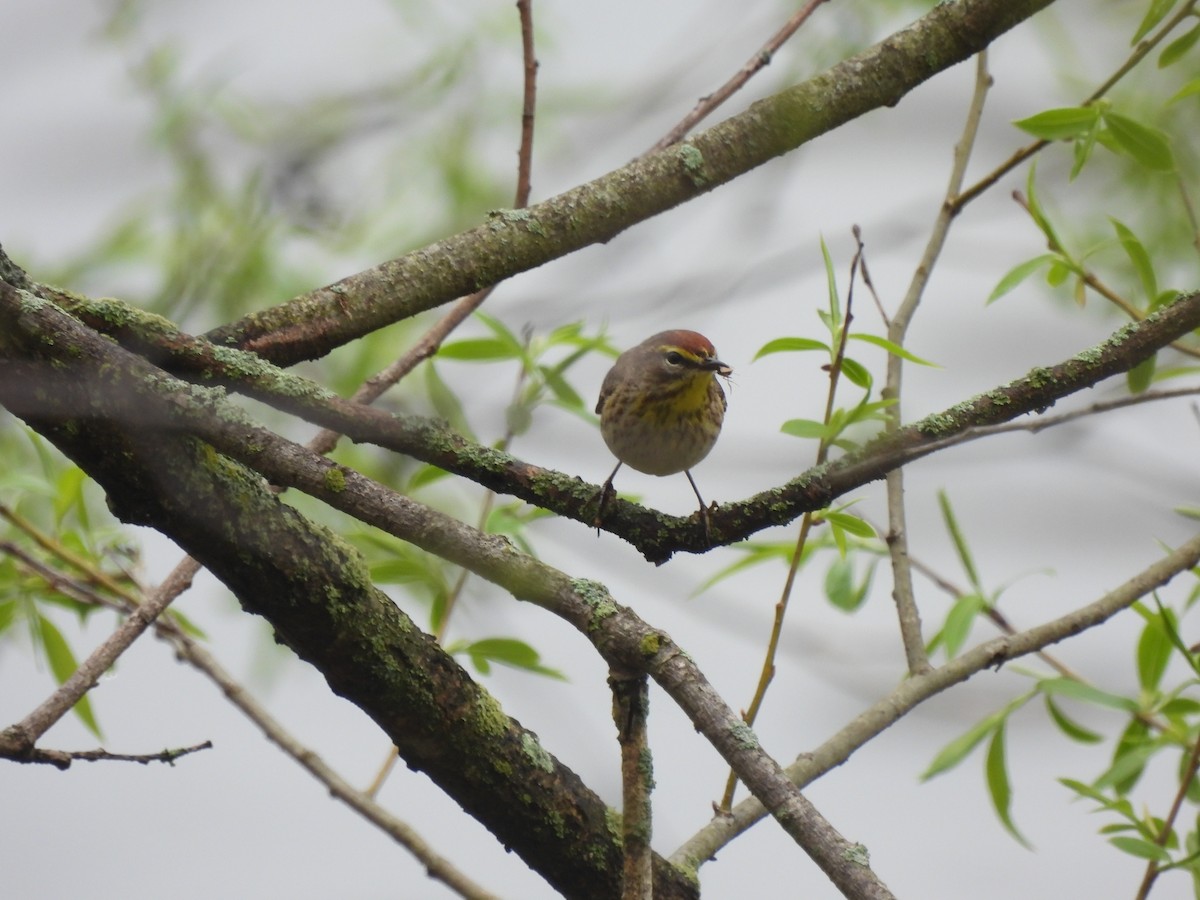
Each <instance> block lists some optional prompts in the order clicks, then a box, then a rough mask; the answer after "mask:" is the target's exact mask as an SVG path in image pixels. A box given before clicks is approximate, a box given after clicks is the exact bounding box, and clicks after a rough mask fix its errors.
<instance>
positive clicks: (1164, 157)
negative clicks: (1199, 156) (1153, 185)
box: [1104, 110, 1175, 172]
mask: <svg viewBox="0 0 1200 900" xmlns="http://www.w3.org/2000/svg"><path fill="white" fill-rule="evenodd" d="M1104 125H1105V127H1106V128H1107V129H1108V133H1109V134H1110V135H1111V136H1112V138H1113V141H1114V142H1115V143H1116V146H1117V147H1119V148H1120V149H1121V150H1122V151H1123V152H1125V153H1126V154H1128V155H1129V156H1130V157H1132V158H1133V159H1135V160H1137V162H1139V163H1140V164H1141V165H1143V166H1145V167H1146V168H1147V169H1150V170H1152V171H1155V172H1171V171H1174V169H1175V157H1174V155H1173V154H1172V153H1171V142H1170V140H1169V139H1168V138H1167V136H1166V134H1164V133H1163V132H1162V131H1159V130H1158V129H1157V128H1150V127H1148V126H1146V125H1143V124H1142V123H1141V122H1138V121H1136V120H1134V119H1131V118H1129V117H1128V116H1123V115H1120V114H1119V113H1115V112H1112V111H1111V110H1110V111H1108V112H1106V113H1104Z"/></svg>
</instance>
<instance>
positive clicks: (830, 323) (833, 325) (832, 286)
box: [821, 235, 842, 340]
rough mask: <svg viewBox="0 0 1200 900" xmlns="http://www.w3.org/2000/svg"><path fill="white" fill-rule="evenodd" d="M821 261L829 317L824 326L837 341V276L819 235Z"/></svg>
mask: <svg viewBox="0 0 1200 900" xmlns="http://www.w3.org/2000/svg"><path fill="white" fill-rule="evenodd" d="M821 259H822V260H823V261H824V263H825V291H826V294H827V295H828V300H829V307H828V309H829V317H828V318H827V319H825V325H826V327H828V328H829V333H830V334H832V335H833V336H834V340H837V339H838V337H839V336H840V334H841V331H842V306H841V302H840V300H839V298H838V287H837V274H836V273H835V272H834V270H833V257H832V256H830V255H829V247H828V246H826V244H825V236H824V235H821Z"/></svg>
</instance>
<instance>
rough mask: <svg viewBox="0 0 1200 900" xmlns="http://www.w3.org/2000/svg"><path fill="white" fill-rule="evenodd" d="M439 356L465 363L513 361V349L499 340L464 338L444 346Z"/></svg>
mask: <svg viewBox="0 0 1200 900" xmlns="http://www.w3.org/2000/svg"><path fill="white" fill-rule="evenodd" d="M437 355H438V356H439V357H441V358H442V359H457V360H462V361H464V362H495V361H496V360H500V359H512V358H513V353H512V347H510V346H509V345H508V344H507V343H505V342H504V341H502V340H500V339H499V338H463V339H462V340H458V341H450V342H448V343H445V344H442V346H441V348H440V349H439V350H438V352H437Z"/></svg>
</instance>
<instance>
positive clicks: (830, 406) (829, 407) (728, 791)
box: [717, 231, 863, 810]
mask: <svg viewBox="0 0 1200 900" xmlns="http://www.w3.org/2000/svg"><path fill="white" fill-rule="evenodd" d="M857 236H858V232H857V231H856V232H855V237H856V238H857ZM862 255H863V246H862V242H861V241H859V242H858V247H857V250H856V251H855V253H854V259H853V261H852V262H851V264H850V284H849V286H848V288H847V291H846V315H845V317H844V318H843V320H842V331H841V334H840V335H839V336H838V343H837V350H836V352H835V353H834V358H833V361H832V363H831V364H830V365H829V391H828V392H827V393H826V395H825V414H824V416H823V418H822V422H823V423H824V424H825V425H828V424H829V423H830V421H832V419H833V412H834V403H835V402H836V398H837V389H838V383H839V381H840V380H841V375H842V366H843V363H844V361H845V358H846V344H847V343H848V342H849V339H850V337H849V336H850V323H851V321H853V319H854V315H853V306H854V278H855V274H856V273H857V271H858V265H859V262H860V261H861V260H862ZM830 446H831V442H830V440H829V439H828V438H826V437H822V438H821V440H820V441H819V442H818V443H817V456H816V463H815V464H816V465H818V466H820V465H822V464H823V463H824V462H825V461H826V460H827V459H828V458H829V448H830ZM813 522H814V514H813V513H811V512H806V513H805V514H804V516H803V517H802V518H801V520H800V530H799V532H798V533H797V534H796V546H795V547H794V548H793V550H792V556H791V562H790V563H789V565H788V570H787V575H786V576H785V578H784V581H783V589H782V590H781V591H780V594H779V600H778V601H777V602H776V603H775V617H774V619H773V620H772V622H771V634H770V637H769V638H768V639H767V652H766V653H765V654H764V655H763V664H762V669H761V670H760V671H759V676H758V684H757V685H756V686H755V688H754V696H753V697H752V698H751V699H750V705H749V706H748V707H747V708H746V710H745V711H744V712H743V713H742V718H743V719H744V720H745V722H746V724H747V725H753V724H754V722H755V720H756V719H757V718H758V712H759V710H760V709H762V704H763V701H764V700H765V699H766V696H767V689H768V688H769V687H770V686H771V682H772V681H773V680H774V679H775V657H776V656H777V655H778V652H779V642H780V640H781V639H782V638H783V623H784V620H785V619H786V617H787V610H788V603H789V602H790V600H791V597H792V591H793V589H794V588H795V586H796V575H797V573H798V572H799V571H800V562H801V560H802V559H803V558H804V548H805V546H806V545H807V544H808V535H809V533H810V532H811V531H812V526H813ZM736 789H737V773H735V772H734V771H733V770H732V769H730V771H729V776H728V777H727V778H726V780H725V792H724V794H722V796H721V802H720V804H719V806H718V807H717V808H718V809H721V810H728V809H729V807H730V806H731V805H732V804H733V794H734V791H735V790H736Z"/></svg>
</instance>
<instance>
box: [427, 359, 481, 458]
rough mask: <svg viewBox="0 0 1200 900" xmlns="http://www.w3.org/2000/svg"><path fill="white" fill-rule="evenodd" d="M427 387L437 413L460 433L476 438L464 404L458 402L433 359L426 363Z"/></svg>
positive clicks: (430, 400)
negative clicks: (468, 421)
mask: <svg viewBox="0 0 1200 900" xmlns="http://www.w3.org/2000/svg"><path fill="white" fill-rule="evenodd" d="M425 389H426V391H428V393H429V402H430V403H432V404H433V408H434V410H435V411H436V412H437V414H438V415H439V416H441V417H442V418H443V419H445V420H446V421H447V422H449V423H450V426H451V427H452V428H453V429H454V430H455V431H457V432H458V433H459V434H462V435H464V436H465V437H469V438H471V439H474V437H475V436H474V434H473V433H472V431H471V426H470V425H469V424H468V423H467V416H466V413H464V412H463V407H462V404H461V403H459V402H458V397H457V396H455V394H454V391H452V390H450V386H449V385H447V384H446V382H444V381H443V380H442V376H441V375H439V374H438V371H437V368H436V367H435V366H434V364H433V360H432V359H431V360H429V361H428V362H427V363H426V365H425Z"/></svg>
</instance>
